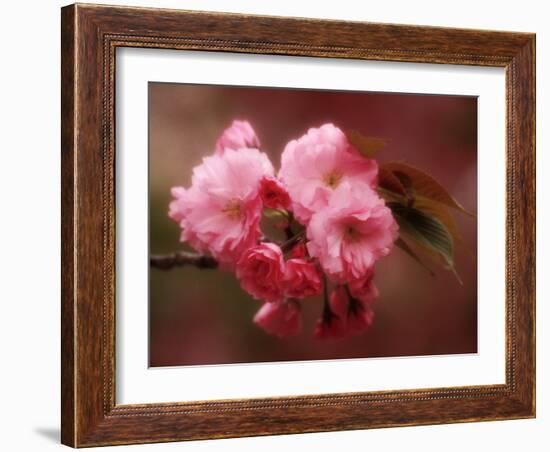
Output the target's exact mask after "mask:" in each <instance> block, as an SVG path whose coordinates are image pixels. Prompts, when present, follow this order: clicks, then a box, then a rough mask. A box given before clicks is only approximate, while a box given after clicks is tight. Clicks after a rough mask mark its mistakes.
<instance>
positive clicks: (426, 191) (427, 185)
mask: <svg viewBox="0 0 550 452" xmlns="http://www.w3.org/2000/svg"><path fill="white" fill-rule="evenodd" d="M381 170H383V171H389V172H391V173H392V174H393V175H394V176H395V177H396V178H397V179H399V181H400V183H401V185H402V186H403V188H404V190H405V192H406V193H407V194H408V197H409V198H410V197H412V198H413V199H417V198H426V199H428V200H431V201H435V202H438V203H440V204H443V205H445V206H447V207H451V208H453V209H457V210H460V211H462V212H464V213H465V214H467V215H470V216H474V215H473V214H472V213H470V212H468V211H467V210H466V209H465V208H464V207H462V205H461V204H460V203H459V202H458V201H457V200H456V199H455V198H454V197H453V196H451V194H450V193H449V192H448V191H447V189H445V187H443V186H442V185H441V184H440V183H439V182H438V181H436V180H435V179H434V178H433V177H432V176H430V175H428V174H426V173H425V172H423V171H421V170H419V169H418V168H415V167H413V166H410V165H407V164H405V163H402V162H388V163H385V164H384V165H382V167H381Z"/></svg>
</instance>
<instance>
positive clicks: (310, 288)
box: [284, 259, 323, 298]
mask: <svg viewBox="0 0 550 452" xmlns="http://www.w3.org/2000/svg"><path fill="white" fill-rule="evenodd" d="M284 286H285V295H286V296H287V297H290V298H305V297H311V296H314V295H319V294H320V293H321V289H322V287H323V283H322V281H321V275H320V274H319V270H317V266H316V265H315V264H314V263H313V262H311V261H307V260H305V259H289V260H288V261H287V262H286V265H285V276H284Z"/></svg>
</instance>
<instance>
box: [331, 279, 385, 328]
mask: <svg viewBox="0 0 550 452" xmlns="http://www.w3.org/2000/svg"><path fill="white" fill-rule="evenodd" d="M371 284H372V283H371ZM373 301H374V298H362V299H359V298H355V297H354V296H352V294H351V293H350V292H348V289H346V287H345V286H339V287H337V288H336V289H335V291H334V292H333V293H332V295H331V298H330V305H331V307H332V309H333V311H334V312H335V313H337V315H338V316H339V317H340V318H341V319H343V322H344V324H345V327H344V330H345V334H358V333H362V332H363V331H365V330H366V329H367V328H368V327H369V326H371V325H372V322H373V320H374V311H373V310H372V307H371V305H372V302H373Z"/></svg>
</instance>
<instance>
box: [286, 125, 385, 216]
mask: <svg viewBox="0 0 550 452" xmlns="http://www.w3.org/2000/svg"><path fill="white" fill-rule="evenodd" d="M377 175H378V165H377V163H376V161H374V160H371V159H368V158H366V157H364V156H362V155H361V154H359V152H358V151H357V150H356V149H355V148H354V147H353V146H352V145H351V144H350V142H349V141H348V139H347V137H346V135H345V134H344V133H343V132H342V131H341V130H340V129H339V128H337V127H335V126H334V125H333V124H325V125H323V126H321V127H319V128H317V129H309V130H308V132H307V134H305V135H304V136H302V137H301V138H300V139H298V140H293V141H291V142H289V143H288V144H287V145H286V147H285V149H284V151H283V154H282V156H281V170H280V172H279V177H280V178H281V180H282V181H283V183H284V184H285V186H286V187H287V189H288V192H289V194H290V198H291V199H292V208H293V211H294V214H295V216H296V218H298V220H300V221H301V222H302V223H304V224H307V222H308V221H309V219H310V218H311V216H312V215H313V214H314V213H316V212H318V211H320V210H321V209H323V208H325V207H326V206H327V205H328V203H329V200H330V197H331V195H332V193H333V192H334V190H335V189H336V188H338V187H339V186H340V185H341V184H343V183H346V182H347V183H352V184H354V185H363V186H368V187H374V185H375V184H376V179H377Z"/></svg>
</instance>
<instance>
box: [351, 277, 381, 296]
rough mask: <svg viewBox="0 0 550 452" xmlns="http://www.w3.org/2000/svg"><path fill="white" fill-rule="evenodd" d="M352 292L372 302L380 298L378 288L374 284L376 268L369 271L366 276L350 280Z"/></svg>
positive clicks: (353, 294)
mask: <svg viewBox="0 0 550 452" xmlns="http://www.w3.org/2000/svg"><path fill="white" fill-rule="evenodd" d="M348 287H349V290H350V294H351V295H352V296H353V297H354V298H357V299H360V300H363V301H364V302H367V303H371V302H373V301H374V300H375V299H376V298H378V295H379V293H378V289H377V288H376V286H375V285H374V270H371V271H370V272H367V275H366V276H365V277H364V278H360V279H352V280H351V281H349V282H348Z"/></svg>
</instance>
